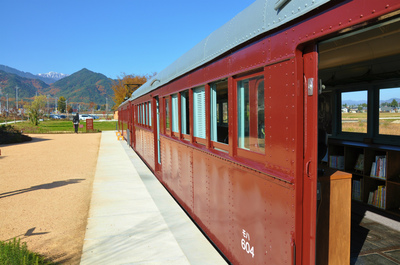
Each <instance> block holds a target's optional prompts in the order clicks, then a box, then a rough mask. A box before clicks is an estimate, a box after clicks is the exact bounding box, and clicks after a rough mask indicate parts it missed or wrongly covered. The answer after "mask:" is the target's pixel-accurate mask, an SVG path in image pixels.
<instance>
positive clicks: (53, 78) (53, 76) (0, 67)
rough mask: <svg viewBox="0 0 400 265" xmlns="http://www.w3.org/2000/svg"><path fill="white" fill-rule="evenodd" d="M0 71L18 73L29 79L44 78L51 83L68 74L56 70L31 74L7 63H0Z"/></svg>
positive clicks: (47, 82)
mask: <svg viewBox="0 0 400 265" xmlns="http://www.w3.org/2000/svg"><path fill="white" fill-rule="evenodd" d="M0 71H4V72H6V73H10V74H16V75H18V76H21V77H25V78H28V79H39V80H42V81H43V82H45V83H46V84H48V85H50V84H51V83H54V82H56V81H57V80H60V79H61V78H64V77H66V76H68V75H66V74H60V73H55V72H49V73H47V74H37V75H34V74H31V73H29V72H23V71H20V70H17V69H15V68H12V67H9V66H6V65H2V64H0Z"/></svg>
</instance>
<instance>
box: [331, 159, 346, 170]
mask: <svg viewBox="0 0 400 265" xmlns="http://www.w3.org/2000/svg"><path fill="white" fill-rule="evenodd" d="M329 167H331V168H337V169H340V170H344V156H333V155H331V156H329Z"/></svg>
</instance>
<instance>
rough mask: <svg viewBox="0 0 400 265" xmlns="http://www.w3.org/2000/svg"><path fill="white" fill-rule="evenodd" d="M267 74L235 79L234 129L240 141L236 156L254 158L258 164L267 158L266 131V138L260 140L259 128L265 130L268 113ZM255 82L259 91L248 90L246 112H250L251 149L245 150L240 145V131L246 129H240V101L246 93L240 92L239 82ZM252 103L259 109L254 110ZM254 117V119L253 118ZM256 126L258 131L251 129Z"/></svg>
mask: <svg viewBox="0 0 400 265" xmlns="http://www.w3.org/2000/svg"><path fill="white" fill-rule="evenodd" d="M265 75H266V74H265V72H264V71H262V72H257V73H253V74H250V75H245V76H241V77H240V78H235V79H234V93H235V95H234V98H235V101H234V102H235V110H236V111H235V113H237V118H236V119H235V125H234V127H235V130H234V132H235V138H236V139H238V140H237V142H236V143H235V147H236V148H235V149H236V154H237V155H238V156H240V157H252V160H255V161H258V162H262V161H264V158H265V154H266V149H265V129H264V131H263V135H264V137H263V138H260V137H259V136H258V135H260V133H259V128H260V127H261V128H265V124H266V123H265V116H266V113H265V97H266V94H265V85H266V83H265ZM250 79H251V80H254V82H255V87H256V88H257V89H250V87H249V88H248V91H249V95H248V101H249V105H248V106H249V110H248V111H246V112H248V115H249V121H248V122H249V126H248V127H249V136H248V138H249V139H248V142H249V144H248V146H249V148H244V147H242V146H241V143H240V139H239V134H240V131H241V130H242V131H243V130H244V128H242V129H241V128H240V127H239V126H240V124H241V122H242V121H241V120H240V113H239V112H240V109H239V108H240V107H241V106H240V102H239V100H240V96H241V95H240V93H241V92H244V91H239V84H240V83H239V82H243V81H246V80H250ZM261 84H262V90H263V98H262V100H261V102H262V103H263V105H262V106H263V113H264V114H263V115H261V117H262V119H261V121H262V122H263V125H262V126H259V121H260V119H259V117H260V116H259V102H260V100H259V99H258V93H259V86H260V85H261ZM254 90H255V91H256V93H254ZM242 96H243V94H242ZM250 102H253V103H256V105H257V108H254V107H252V105H251V104H250ZM252 117H253V118H252ZM254 126H256V127H257V129H256V130H254V129H251V128H253V127H254ZM255 136H257V137H255ZM259 140H261V143H260V141H259ZM262 140H263V143H262ZM262 144H263V146H264V147H260V145H262Z"/></svg>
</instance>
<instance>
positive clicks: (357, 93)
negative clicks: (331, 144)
mask: <svg viewBox="0 0 400 265" xmlns="http://www.w3.org/2000/svg"><path fill="white" fill-rule="evenodd" d="M349 93H352V94H353V97H355V96H356V97H357V98H356V99H357V100H360V96H364V95H363V94H365V98H362V100H366V101H367V102H366V104H367V109H366V110H365V111H364V110H360V109H359V106H357V110H356V109H355V107H354V105H350V106H348V108H346V107H343V106H347V103H345V104H343V103H344V100H343V98H344V94H349ZM369 94H370V91H369V89H359V90H341V91H340V92H339V99H338V103H339V108H340V114H339V128H340V133H341V134H343V135H346V134H348V135H359V136H365V135H367V134H368V133H369V126H370V125H369V124H370V117H369V115H368V108H369V107H371V105H370V104H368V103H369V99H368V98H369ZM344 109H346V112H345V111H344ZM361 112H362V113H366V115H367V117H366V119H365V120H364V119H363V120H360V121H359V126H358V127H365V129H366V131H365V132H364V131H363V129H360V128H356V131H352V130H351V129H346V130H344V128H343V124H344V123H348V122H347V121H349V122H351V119H353V118H351V117H349V118H346V119H344V115H346V113H348V114H352V113H361ZM345 121H346V122H345ZM364 121H366V125H365V126H360V125H363V123H364ZM357 130H358V131H357Z"/></svg>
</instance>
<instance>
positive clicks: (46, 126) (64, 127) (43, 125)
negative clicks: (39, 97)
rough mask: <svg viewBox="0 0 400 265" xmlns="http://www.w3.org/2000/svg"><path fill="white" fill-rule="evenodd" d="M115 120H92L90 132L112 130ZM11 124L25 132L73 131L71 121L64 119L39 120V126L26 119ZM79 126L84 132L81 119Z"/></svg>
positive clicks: (84, 127)
mask: <svg viewBox="0 0 400 265" xmlns="http://www.w3.org/2000/svg"><path fill="white" fill-rule="evenodd" d="M116 123H117V122H116V121H96V120H95V121H94V122H93V129H94V130H93V131H92V132H101V131H112V130H115V128H116ZM11 125H12V126H13V127H14V128H15V129H17V130H19V131H22V132H23V133H25V134H29V133H73V132H74V126H73V124H72V121H64V120H46V121H41V122H40V124H39V126H33V125H32V123H30V122H28V121H24V122H17V123H11ZM79 125H80V127H82V128H79V130H78V132H79V133H86V122H85V121H81V122H80V123H79Z"/></svg>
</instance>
